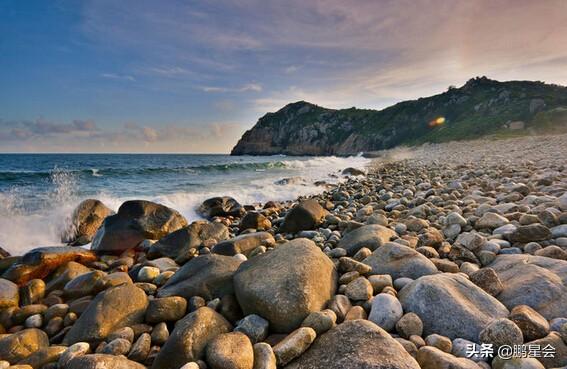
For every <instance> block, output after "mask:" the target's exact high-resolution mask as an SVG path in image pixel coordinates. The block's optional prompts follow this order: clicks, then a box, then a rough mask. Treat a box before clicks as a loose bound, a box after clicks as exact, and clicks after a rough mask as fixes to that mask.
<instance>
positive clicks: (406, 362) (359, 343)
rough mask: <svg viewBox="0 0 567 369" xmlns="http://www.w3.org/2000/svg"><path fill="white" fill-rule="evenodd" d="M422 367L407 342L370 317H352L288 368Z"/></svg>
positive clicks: (379, 368) (370, 368) (357, 368)
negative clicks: (361, 318) (405, 346)
mask: <svg viewBox="0 0 567 369" xmlns="http://www.w3.org/2000/svg"><path fill="white" fill-rule="evenodd" d="M304 368H309V369H344V368H349V369H394V368H395V369H420V367H419V365H418V364H417V362H416V361H415V360H414V359H413V358H412V357H411V356H410V354H408V353H407V352H406V350H405V349H404V348H403V346H402V345H401V344H400V343H398V342H397V341H396V340H395V339H393V338H392V337H391V336H390V335H389V334H388V333H386V331H384V330H383V329H381V328H380V327H378V326H377V325H376V324H374V323H372V322H369V321H367V320H350V321H346V322H344V323H342V324H339V325H337V326H336V327H334V328H333V329H331V330H329V331H328V332H327V333H324V334H323V335H321V336H320V337H319V338H318V339H317V340H316V341H315V342H314V343H313V344H312V345H311V347H310V348H309V349H308V350H307V351H306V352H305V353H304V354H303V355H301V356H300V357H298V358H297V359H295V360H294V361H292V362H291V363H290V364H288V365H286V366H285V369H304Z"/></svg>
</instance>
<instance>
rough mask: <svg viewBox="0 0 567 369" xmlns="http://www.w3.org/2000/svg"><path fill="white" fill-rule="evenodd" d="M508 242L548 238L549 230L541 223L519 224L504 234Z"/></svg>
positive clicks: (526, 241) (549, 236)
mask: <svg viewBox="0 0 567 369" xmlns="http://www.w3.org/2000/svg"><path fill="white" fill-rule="evenodd" d="M506 237H507V238H508V240H509V241H510V242H520V243H528V242H536V241H544V240H548V239H550V238H551V237H552V236H551V231H550V230H549V228H547V227H546V226H544V225H543V224H539V223H535V224H528V225H523V226H519V227H517V228H516V230H515V231H513V232H512V233H510V234H508V235H506Z"/></svg>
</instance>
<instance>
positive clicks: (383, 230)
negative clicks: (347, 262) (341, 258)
mask: <svg viewBox="0 0 567 369" xmlns="http://www.w3.org/2000/svg"><path fill="white" fill-rule="evenodd" d="M394 236H396V232H394V231H393V230H391V229H390V228H387V227H384V226H381V225H379V224H369V225H365V226H362V227H359V228H357V229H355V230H353V231H350V232H348V233H347V234H345V235H344V236H343V238H341V240H340V241H339V243H338V247H339V248H342V249H345V250H346V251H347V254H348V255H351V256H352V255H354V254H356V252H357V251H358V250H360V249H361V248H363V247H366V248H369V249H370V250H372V251H373V250H376V249H377V248H378V247H380V246H382V245H384V244H385V243H386V242H388V241H390V240H391V239H392V237H394Z"/></svg>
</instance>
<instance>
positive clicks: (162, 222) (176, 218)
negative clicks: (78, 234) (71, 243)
mask: <svg viewBox="0 0 567 369" xmlns="http://www.w3.org/2000/svg"><path fill="white" fill-rule="evenodd" d="M186 225H187V220H186V219H185V218H184V217H183V216H182V215H181V214H179V212H177V211H176V210H173V209H170V208H168V207H167V206H164V205H160V204H156V203H153V202H150V201H144V200H132V201H126V202H124V203H123V204H122V205H120V208H119V209H118V213H117V214H115V215H111V216H109V217H107V218H106V219H105V220H104V222H103V223H102V226H101V227H100V228H99V229H98V231H97V232H96V234H95V236H94V238H93V241H92V244H91V250H95V251H97V252H121V251H124V250H127V249H132V248H135V247H137V246H138V244H139V243H140V242H142V241H143V240H145V239H150V240H159V239H160V238H162V237H164V236H165V235H167V234H169V233H171V232H175V231H176V230H178V229H180V228H183V227H185V226H186Z"/></svg>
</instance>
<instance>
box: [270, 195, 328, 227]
mask: <svg viewBox="0 0 567 369" xmlns="http://www.w3.org/2000/svg"><path fill="white" fill-rule="evenodd" d="M326 215H327V211H326V210H325V209H323V207H322V206H321V205H319V202H318V201H317V200H315V199H310V200H305V201H302V202H300V203H299V204H297V205H296V206H294V207H293V209H291V210H290V211H289V212H288V213H287V215H286V216H285V219H284V223H283V225H282V227H281V231H282V232H289V233H296V232H299V231H305V230H310V229H315V228H316V227H317V226H318V225H319V224H321V222H322V221H323V219H324V218H325V216H326Z"/></svg>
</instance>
